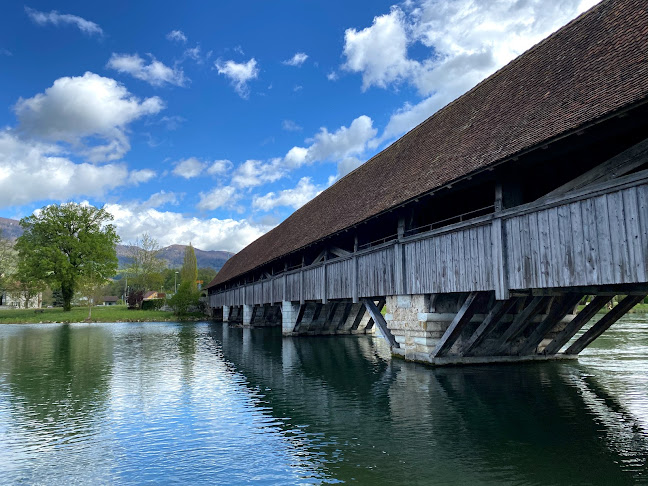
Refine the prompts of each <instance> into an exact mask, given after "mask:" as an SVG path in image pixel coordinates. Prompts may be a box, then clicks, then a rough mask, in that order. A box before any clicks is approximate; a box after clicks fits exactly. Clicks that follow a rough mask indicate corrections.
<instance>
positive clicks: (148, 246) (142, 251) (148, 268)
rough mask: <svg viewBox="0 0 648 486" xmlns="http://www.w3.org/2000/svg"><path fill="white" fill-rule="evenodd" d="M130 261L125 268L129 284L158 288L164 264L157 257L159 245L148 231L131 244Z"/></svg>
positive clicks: (145, 288) (160, 284)
mask: <svg viewBox="0 0 648 486" xmlns="http://www.w3.org/2000/svg"><path fill="white" fill-rule="evenodd" d="M130 248H131V252H130V253H131V255H130V257H131V263H130V265H129V266H128V267H127V268H126V272H127V275H128V278H130V279H131V286H135V287H140V288H142V289H144V290H152V289H159V288H160V287H161V286H162V284H163V281H164V279H163V276H162V272H163V271H164V269H165V267H166V264H165V262H164V261H163V260H161V259H160V258H159V254H160V245H158V242H157V240H155V238H153V237H151V235H149V234H148V233H144V234H143V235H142V237H141V238H139V239H138V240H137V241H135V243H133V244H131V246H130Z"/></svg>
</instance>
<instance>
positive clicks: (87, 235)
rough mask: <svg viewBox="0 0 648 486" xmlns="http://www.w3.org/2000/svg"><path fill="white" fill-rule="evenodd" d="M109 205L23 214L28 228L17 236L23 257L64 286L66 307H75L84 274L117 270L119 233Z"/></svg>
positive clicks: (50, 280)
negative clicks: (76, 294) (105, 206)
mask: <svg viewBox="0 0 648 486" xmlns="http://www.w3.org/2000/svg"><path fill="white" fill-rule="evenodd" d="M112 219H113V217H112V215H110V213H108V212H107V211H106V210H104V209H98V208H95V207H94V206H89V205H81V204H77V203H66V204H61V205H51V206H45V207H44V208H42V209H40V210H39V211H37V212H35V213H34V214H32V215H31V216H29V217H27V218H23V219H21V220H20V226H22V228H23V230H24V233H23V235H22V236H20V237H19V238H18V240H17V242H16V249H17V250H18V255H19V259H20V261H21V263H22V264H23V265H25V267H26V268H28V269H29V270H30V272H32V274H33V275H34V276H35V277H38V278H40V279H42V280H45V281H46V282H48V283H50V284H52V285H53V286H56V287H59V286H60V289H61V294H62V297H63V310H64V311H69V310H71V309H72V298H73V297H74V292H75V291H76V290H77V289H78V286H79V283H80V279H81V278H83V277H89V276H92V275H95V276H100V277H101V278H104V279H106V278H108V277H111V276H113V275H114V274H115V273H116V272H117V265H118V261H117V254H116V252H115V245H116V244H117V243H118V242H119V237H118V236H117V233H116V232H115V227H114V226H113V225H112V224H109V222H110V221H112Z"/></svg>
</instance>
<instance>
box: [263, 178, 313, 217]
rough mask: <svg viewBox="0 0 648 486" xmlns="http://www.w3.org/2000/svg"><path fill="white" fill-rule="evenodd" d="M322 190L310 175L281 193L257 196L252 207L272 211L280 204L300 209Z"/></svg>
mask: <svg viewBox="0 0 648 486" xmlns="http://www.w3.org/2000/svg"><path fill="white" fill-rule="evenodd" d="M320 192H322V188H320V187H318V186H316V185H315V184H313V183H312V182H311V178H310V177H302V178H301V179H300V180H299V182H298V183H297V186H295V187H294V188H293V189H285V190H283V191H280V192H279V193H275V192H269V193H268V194H266V195H265V196H255V197H254V199H253V200H252V207H253V208H255V209H260V210H262V211H270V210H271V209H274V208H276V207H279V206H287V207H291V208H293V209H299V208H300V207H302V206H303V205H304V204H306V203H307V202H308V201H310V200H311V199H313V198H314V197H315V196H317V195H318V194H319V193H320Z"/></svg>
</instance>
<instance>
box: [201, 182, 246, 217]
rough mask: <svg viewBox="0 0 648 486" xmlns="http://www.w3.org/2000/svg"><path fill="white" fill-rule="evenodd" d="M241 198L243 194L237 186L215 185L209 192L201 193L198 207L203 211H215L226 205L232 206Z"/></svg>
mask: <svg viewBox="0 0 648 486" xmlns="http://www.w3.org/2000/svg"><path fill="white" fill-rule="evenodd" d="M240 198H241V195H240V193H239V192H237V189H236V188H235V187H232V186H224V187H215V188H214V189H212V190H211V191H209V192H207V193H204V192H201V193H200V202H198V205H197V206H196V207H197V208H198V209H200V210H201V211H213V210H214V209H218V208H220V207H224V206H230V207H231V206H232V205H233V204H234V203H236V202H237V201H238V200H239V199H240Z"/></svg>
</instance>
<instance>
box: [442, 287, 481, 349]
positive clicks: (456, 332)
mask: <svg viewBox="0 0 648 486" xmlns="http://www.w3.org/2000/svg"><path fill="white" fill-rule="evenodd" d="M481 302H482V295H481V292H471V293H470V294H468V296H467V297H466V300H465V301H464V303H463V305H462V306H461V309H459V312H457V315H455V317H454V319H453V320H452V322H451V323H450V325H449V326H448V329H446V331H445V332H444V333H443V336H442V337H441V339H440V340H439V342H438V343H437V345H436V347H435V348H434V351H432V353H431V354H430V356H431V357H432V358H440V357H441V356H444V355H445V354H446V353H447V352H448V351H449V350H450V348H452V346H453V345H454V343H455V342H456V341H457V338H458V337H459V336H460V335H461V332H462V331H463V330H464V328H465V327H466V324H468V323H469V322H470V320H471V319H472V317H473V316H474V315H475V311H476V310H477V306H478V305H479V304H480V303H481Z"/></svg>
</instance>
